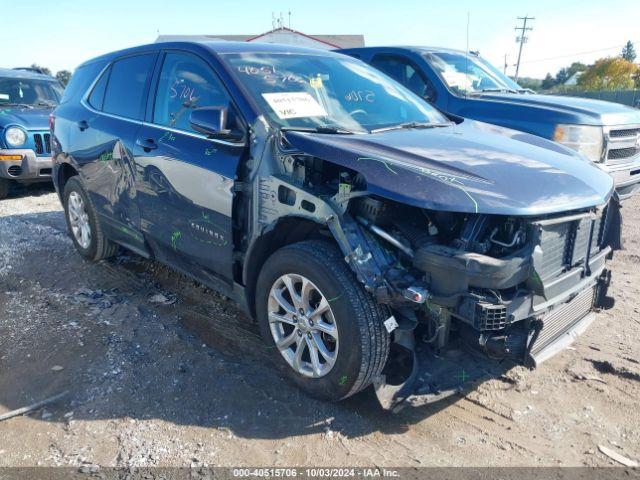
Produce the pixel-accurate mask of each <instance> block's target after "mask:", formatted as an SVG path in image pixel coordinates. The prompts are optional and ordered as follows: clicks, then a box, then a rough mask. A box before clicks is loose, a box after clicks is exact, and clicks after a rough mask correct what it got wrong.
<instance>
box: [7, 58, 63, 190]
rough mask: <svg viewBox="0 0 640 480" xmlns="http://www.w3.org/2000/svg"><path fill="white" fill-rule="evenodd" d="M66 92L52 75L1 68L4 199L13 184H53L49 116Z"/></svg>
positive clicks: (28, 70) (27, 70) (30, 70)
mask: <svg viewBox="0 0 640 480" xmlns="http://www.w3.org/2000/svg"><path fill="white" fill-rule="evenodd" d="M62 92H63V87H62V85H60V83H59V82H58V81H57V80H56V79H54V78H52V77H50V76H48V75H44V74H42V73H38V72H36V71H33V70H32V69H23V68H21V69H5V68H0V199H1V198H4V197H6V196H7V194H8V192H9V185H10V184H11V182H20V183H31V182H41V181H51V141H50V138H51V137H50V134H49V114H50V113H51V112H52V110H53V108H54V107H55V106H56V105H58V103H59V102H60V98H61V97H62Z"/></svg>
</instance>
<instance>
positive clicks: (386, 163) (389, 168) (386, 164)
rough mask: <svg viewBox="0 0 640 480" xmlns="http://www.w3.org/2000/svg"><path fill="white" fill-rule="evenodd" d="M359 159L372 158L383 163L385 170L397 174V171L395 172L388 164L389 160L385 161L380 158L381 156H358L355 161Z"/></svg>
mask: <svg viewBox="0 0 640 480" xmlns="http://www.w3.org/2000/svg"><path fill="white" fill-rule="evenodd" d="M360 160H372V161H374V162H379V163H381V164H383V165H384V166H385V168H386V169H387V170H389V171H390V172H391V173H393V174H394V175H397V174H398V172H396V171H395V170H394V169H393V168H391V167H390V166H389V162H387V161H386V160H382V159H381V158H372V157H358V159H357V161H358V162H359V161H360Z"/></svg>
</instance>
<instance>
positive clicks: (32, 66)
mask: <svg viewBox="0 0 640 480" xmlns="http://www.w3.org/2000/svg"><path fill="white" fill-rule="evenodd" d="M31 68H33V69H35V70H40V71H41V72H42V73H44V74H45V75H51V70H49V69H48V68H47V67H41V66H40V65H38V64H37V63H32V64H31Z"/></svg>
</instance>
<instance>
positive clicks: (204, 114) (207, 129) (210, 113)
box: [189, 107, 231, 137]
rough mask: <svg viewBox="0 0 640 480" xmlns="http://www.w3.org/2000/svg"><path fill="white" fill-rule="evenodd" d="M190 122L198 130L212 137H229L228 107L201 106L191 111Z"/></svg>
mask: <svg viewBox="0 0 640 480" xmlns="http://www.w3.org/2000/svg"><path fill="white" fill-rule="evenodd" d="M189 124H191V128H193V129H194V130H195V131H196V132H200V133H204V134H205V135H208V136H210V137H228V136H229V135H230V134H231V130H229V129H227V108H226V107H200V108H196V109H194V110H192V111H191V115H190V116H189Z"/></svg>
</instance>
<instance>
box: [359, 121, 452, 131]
mask: <svg viewBox="0 0 640 480" xmlns="http://www.w3.org/2000/svg"><path fill="white" fill-rule="evenodd" d="M449 125H451V122H447V123H435V122H405V123H398V124H397V125H390V126H388V127H382V128H374V129H373V130H371V133H380V132H388V131H389V130H402V129H412V128H436V127H448V126H449Z"/></svg>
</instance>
